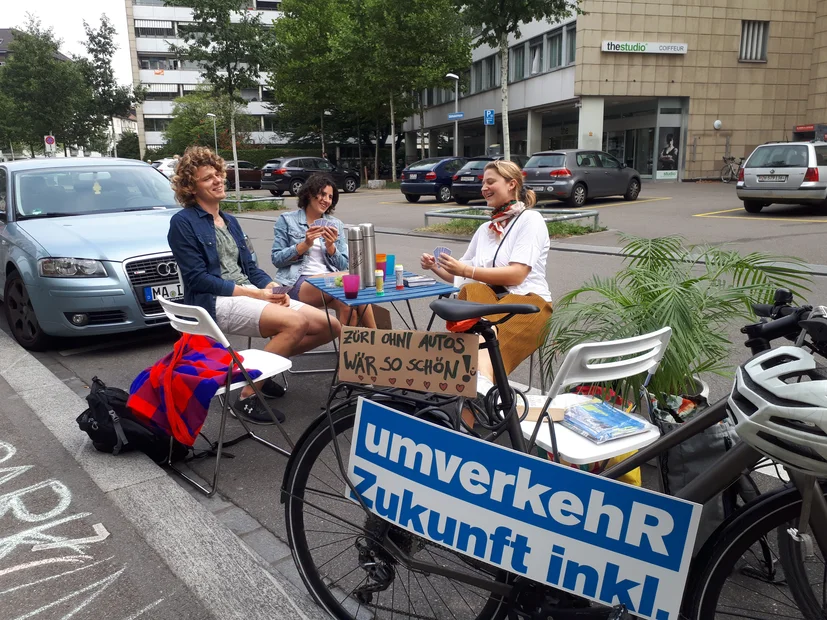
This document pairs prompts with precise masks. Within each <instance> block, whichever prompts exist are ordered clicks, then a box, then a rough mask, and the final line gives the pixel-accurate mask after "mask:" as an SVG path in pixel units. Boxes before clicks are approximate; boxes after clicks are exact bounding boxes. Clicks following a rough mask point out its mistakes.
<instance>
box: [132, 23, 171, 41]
mask: <svg viewBox="0 0 827 620" xmlns="http://www.w3.org/2000/svg"><path fill="white" fill-rule="evenodd" d="M135 36H136V37H151V38H165V37H174V36H175V29H174V28H173V27H172V22H167V21H160V20H150V19H136V20H135Z"/></svg>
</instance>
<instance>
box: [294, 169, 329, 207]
mask: <svg viewBox="0 0 827 620" xmlns="http://www.w3.org/2000/svg"><path fill="white" fill-rule="evenodd" d="M327 186H330V187H332V188H333V201H332V202H331V203H330V208H329V209H328V210H327V213H330V214H331V215H333V211H334V210H335V209H336V203H337V202H339V190H338V189H337V188H336V182H335V181H334V180H333V179H331V178H330V177H329V176H327V175H326V174H320V173H318V172H317V173H316V174H311V175H310V178H308V179H307V181H305V182H304V185H302V188H301V189H300V190H299V209H301V210H302V211H304V210H306V209H307V205H309V204H310V199H311V198H314V197H316V196H318V195H319V194H321V193H322V190H324V188H325V187H327Z"/></svg>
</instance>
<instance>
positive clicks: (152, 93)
mask: <svg viewBox="0 0 827 620" xmlns="http://www.w3.org/2000/svg"><path fill="white" fill-rule="evenodd" d="M177 96H178V84H149V86H148V92H147V93H146V98H147V101H172V100H173V99H175V98H176V97H177Z"/></svg>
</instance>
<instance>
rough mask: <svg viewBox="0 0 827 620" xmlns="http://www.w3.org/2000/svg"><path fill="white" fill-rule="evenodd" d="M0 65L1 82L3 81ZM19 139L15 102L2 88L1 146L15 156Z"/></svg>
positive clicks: (0, 106)
mask: <svg viewBox="0 0 827 620" xmlns="http://www.w3.org/2000/svg"><path fill="white" fill-rule="evenodd" d="M2 74H3V69H2V68H1V67H0V84H2V82H3V75H2ZM18 140H19V125H18V120H17V114H16V110H15V107H14V102H13V101H12V100H11V99H10V98H9V97H8V96H7V95H6V94H5V93H4V92H3V90H2V89H0V148H2V149H8V150H9V151H10V152H11V155H12V158H14V157H15V152H14V151H15V143H16V142H18Z"/></svg>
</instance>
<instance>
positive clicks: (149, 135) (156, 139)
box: [144, 131, 167, 144]
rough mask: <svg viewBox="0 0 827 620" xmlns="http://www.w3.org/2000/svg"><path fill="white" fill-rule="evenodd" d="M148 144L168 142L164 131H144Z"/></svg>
mask: <svg viewBox="0 0 827 620" xmlns="http://www.w3.org/2000/svg"><path fill="white" fill-rule="evenodd" d="M144 136H145V138H146V143H147V144H166V142H167V141H166V140H165V139H164V132H163V131H147V132H144Z"/></svg>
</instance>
